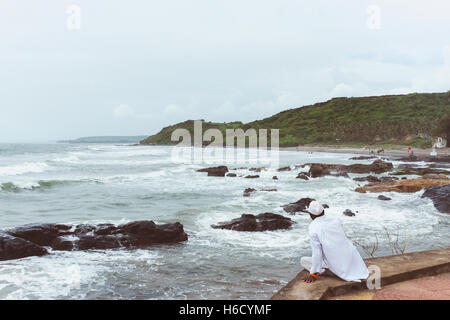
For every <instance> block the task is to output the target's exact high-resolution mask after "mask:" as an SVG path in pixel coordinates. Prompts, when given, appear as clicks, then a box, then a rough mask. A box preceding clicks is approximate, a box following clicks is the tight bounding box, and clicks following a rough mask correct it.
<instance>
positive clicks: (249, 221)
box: [211, 212, 294, 232]
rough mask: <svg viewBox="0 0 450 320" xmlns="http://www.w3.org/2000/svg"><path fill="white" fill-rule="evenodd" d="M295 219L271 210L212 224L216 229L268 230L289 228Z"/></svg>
mask: <svg viewBox="0 0 450 320" xmlns="http://www.w3.org/2000/svg"><path fill="white" fill-rule="evenodd" d="M293 224H294V221H292V220H291V219H289V218H287V217H283V216H282V215H279V214H274V213H270V212H266V213H260V214H258V215H256V216H254V215H252V214H243V215H242V216H241V217H240V218H236V219H233V220H231V221H226V222H220V223H218V224H217V225H212V226H211V227H213V228H214V229H228V230H235V231H252V232H254V231H267V230H279V229H289V228H290V227H291V226H292V225H293Z"/></svg>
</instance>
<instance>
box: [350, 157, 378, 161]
mask: <svg viewBox="0 0 450 320" xmlns="http://www.w3.org/2000/svg"><path fill="white" fill-rule="evenodd" d="M377 158H378V157H377V156H359V157H353V158H350V159H349V160H370V159H377Z"/></svg>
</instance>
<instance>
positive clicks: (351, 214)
mask: <svg viewBox="0 0 450 320" xmlns="http://www.w3.org/2000/svg"><path fill="white" fill-rule="evenodd" d="M343 215H345V216H347V217H354V216H355V213H354V212H353V211H352V210H350V209H346V210H345V211H344V212H343Z"/></svg>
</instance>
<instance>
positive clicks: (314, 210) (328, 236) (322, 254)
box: [300, 201, 369, 283]
mask: <svg viewBox="0 0 450 320" xmlns="http://www.w3.org/2000/svg"><path fill="white" fill-rule="evenodd" d="M307 211H308V212H309V214H310V216H311V219H312V220H313V221H312V222H311V223H310V225H309V236H310V240H311V247H312V257H302V258H301V259H300V264H301V265H302V266H303V267H304V268H305V269H307V270H308V271H309V272H310V274H309V276H306V277H304V278H303V280H304V281H305V282H308V283H309V282H313V281H315V280H317V279H318V277H319V275H320V274H323V273H324V272H326V271H331V272H332V273H333V274H335V275H336V276H338V277H339V278H341V279H343V280H345V281H357V282H359V281H361V279H367V277H368V276H369V270H368V269H367V267H366V264H365V263H364V261H363V259H362V258H361V256H360V254H359V252H358V250H356V248H355V246H354V245H353V244H352V243H351V242H350V240H348V239H347V236H346V235H345V233H344V229H343V227H342V222H341V221H340V220H339V219H338V218H334V217H330V216H327V215H325V210H324V208H323V206H322V205H321V204H320V203H318V202H317V201H312V202H311V203H310V204H309V207H308V209H307Z"/></svg>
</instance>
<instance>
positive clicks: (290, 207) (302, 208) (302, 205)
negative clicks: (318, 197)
mask: <svg viewBox="0 0 450 320" xmlns="http://www.w3.org/2000/svg"><path fill="white" fill-rule="evenodd" d="M311 201H314V199H312V198H302V199H300V200H298V201H297V202H293V203H289V204H287V205H284V206H283V210H284V211H286V212H287V213H290V214H295V213H296V212H307V211H306V208H308V207H309V204H310V203H311Z"/></svg>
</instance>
